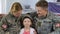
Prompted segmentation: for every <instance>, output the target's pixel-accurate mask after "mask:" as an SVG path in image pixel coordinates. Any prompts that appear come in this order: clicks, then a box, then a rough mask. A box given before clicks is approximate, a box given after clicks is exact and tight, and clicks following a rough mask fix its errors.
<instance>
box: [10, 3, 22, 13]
mask: <svg viewBox="0 0 60 34" xmlns="http://www.w3.org/2000/svg"><path fill="white" fill-rule="evenodd" d="M19 10H22V6H21V4H20V3H19V2H15V3H13V5H12V7H11V10H10V12H12V13H13V12H17V11H19Z"/></svg>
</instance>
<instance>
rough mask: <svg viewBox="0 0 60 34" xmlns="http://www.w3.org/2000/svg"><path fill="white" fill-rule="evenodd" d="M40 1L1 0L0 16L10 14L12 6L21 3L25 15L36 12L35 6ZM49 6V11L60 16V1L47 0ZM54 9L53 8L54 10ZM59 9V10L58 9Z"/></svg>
mask: <svg viewBox="0 0 60 34" xmlns="http://www.w3.org/2000/svg"><path fill="white" fill-rule="evenodd" d="M38 1H39V0H0V14H8V13H9V11H10V8H11V5H12V4H13V3H14V2H19V3H21V5H22V7H23V12H22V13H23V14H25V13H28V12H29V13H30V12H34V11H35V4H36V2H38ZM46 1H47V2H48V3H49V4H48V5H49V7H48V10H49V11H52V12H54V13H56V14H60V9H59V8H60V0H46ZM52 7H53V8H52ZM56 8H58V9H56Z"/></svg>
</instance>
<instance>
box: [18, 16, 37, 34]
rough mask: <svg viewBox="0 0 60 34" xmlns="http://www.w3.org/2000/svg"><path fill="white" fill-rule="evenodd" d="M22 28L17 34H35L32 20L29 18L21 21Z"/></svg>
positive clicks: (26, 17)
mask: <svg viewBox="0 0 60 34" xmlns="http://www.w3.org/2000/svg"><path fill="white" fill-rule="evenodd" d="M22 23H23V28H22V29H21V31H20V33H19V34H36V31H35V29H34V28H32V27H31V26H32V23H33V20H32V18H31V17H29V16H25V17H24V18H23V20H22Z"/></svg>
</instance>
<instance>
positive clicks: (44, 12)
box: [30, 0, 56, 34]
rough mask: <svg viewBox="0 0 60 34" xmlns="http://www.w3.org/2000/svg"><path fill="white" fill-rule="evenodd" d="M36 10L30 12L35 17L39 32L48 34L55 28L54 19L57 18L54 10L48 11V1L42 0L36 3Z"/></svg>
mask: <svg viewBox="0 0 60 34" xmlns="http://www.w3.org/2000/svg"><path fill="white" fill-rule="evenodd" d="M36 11H37V12H34V13H30V16H31V17H32V18H33V19H34V22H35V25H36V28H37V31H38V34H48V33H50V32H51V31H52V30H53V29H52V26H53V21H54V20H55V19H56V18H55V15H54V14H53V13H52V12H49V11H48V2H46V1H44V0H41V1H38V2H37V3H36Z"/></svg>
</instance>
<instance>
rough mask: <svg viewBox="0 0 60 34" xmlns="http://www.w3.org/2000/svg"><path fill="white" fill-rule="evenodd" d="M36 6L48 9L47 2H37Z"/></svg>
mask: <svg viewBox="0 0 60 34" xmlns="http://www.w3.org/2000/svg"><path fill="white" fill-rule="evenodd" d="M36 6H37V7H42V8H48V2H47V1H45V0H44V1H42V0H41V1H38V2H37V3H36Z"/></svg>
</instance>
